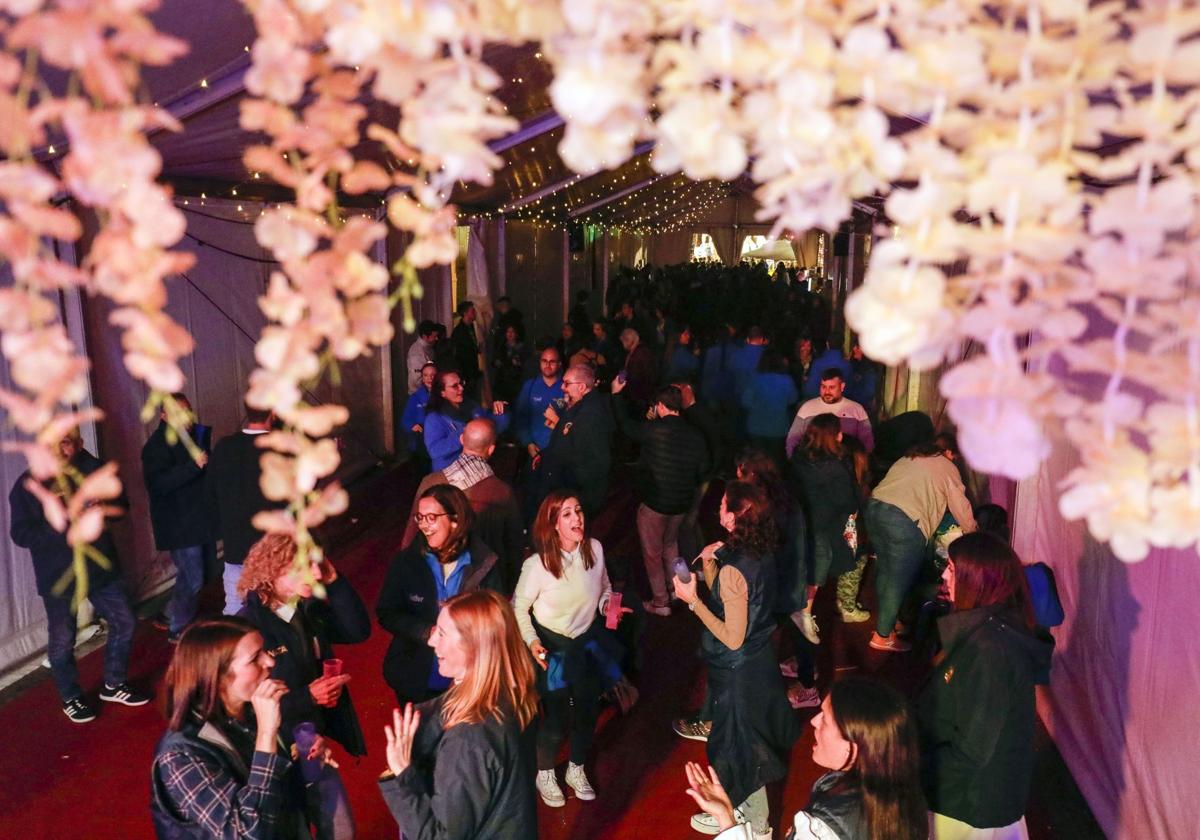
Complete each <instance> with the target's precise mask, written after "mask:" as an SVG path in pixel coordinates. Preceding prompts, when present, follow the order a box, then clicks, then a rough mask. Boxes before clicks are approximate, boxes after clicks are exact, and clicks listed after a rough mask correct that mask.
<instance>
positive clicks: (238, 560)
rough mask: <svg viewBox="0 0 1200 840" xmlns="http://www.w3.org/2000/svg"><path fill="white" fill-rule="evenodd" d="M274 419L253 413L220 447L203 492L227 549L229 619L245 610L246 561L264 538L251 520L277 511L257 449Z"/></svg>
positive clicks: (266, 413) (206, 478)
mask: <svg viewBox="0 0 1200 840" xmlns="http://www.w3.org/2000/svg"><path fill="white" fill-rule="evenodd" d="M274 419H275V415H274V414H272V413H271V412H269V411H261V410H259V409H249V411H248V412H247V415H246V422H245V424H244V425H243V426H242V430H241V431H240V432H236V433H234V434H232V435H229V436H228V437H224V438H221V440H219V441H217V445H216V446H214V447H213V451H212V457H211V458H209V461H208V470H207V474H206V475H205V477H204V492H205V495H206V496H207V497H208V504H209V505H210V509H211V510H215V511H216V514H217V524H218V534H219V536H220V537H221V539H222V541H223V542H224V546H225V573H224V585H225V615H236V614H237V612H238V610H240V609H241V608H242V597H241V596H240V595H239V594H238V591H237V583H238V578H240V577H241V576H242V561H243V560H245V559H246V554H247V553H248V552H249V551H250V546H252V545H254V543H256V542H258V539H259V538H260V537H261V536H262V531H260V530H258V529H257V528H255V527H254V525H253V524H252V522H251V520H253V519H254V514H256V513H258V512H259V511H262V510H267V509H268V508H271V507H275V505H273V504H271V503H269V502H268V501H267V499H266V497H265V496H263V492H262V488H261V487H260V486H259V477H260V476H261V475H262V468H261V466H260V465H259V458H260V457H261V456H262V450H261V449H259V448H258V446H257V445H256V444H257V441H258V436H259V435H265V434H266V433H267V432H269V431H271V425H272V423H273V422H274Z"/></svg>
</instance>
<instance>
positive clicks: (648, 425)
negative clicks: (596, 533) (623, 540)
mask: <svg viewBox="0 0 1200 840" xmlns="http://www.w3.org/2000/svg"><path fill="white" fill-rule="evenodd" d="M624 389H625V383H623V382H621V381H620V379H614V380H613V383H612V392H613V410H614V411H615V413H616V416H617V423H618V425H619V426H620V427H621V431H623V432H624V433H625V434H627V435H628V436H629V437H631V438H633V439H634V440H635V441H637V442H638V443H640V444H641V445H642V446H641V449H642V452H641V458H640V459H639V461H638V471H637V479H636V483H635V492H636V495H637V498H638V501H639V502H641V504H640V505H639V506H638V511H637V529H638V540H639V541H640V542H641V545H642V559H643V560H644V561H645V563H646V577H647V578H648V579H649V581H650V590H651V593H652V596H653V600H651V601H647V602H646V603H645V604H644V606H645V608H646V611H647V612H650V613H654V614H655V615H664V616H665V615H670V614H671V602H670V597H669V595H668V594H667V581H668V580H669V578H670V576H671V564H672V563H673V562H674V560H675V558H676V557H678V556H679V527H680V525H681V524H682V523H683V520H684V517H686V516H687V512H688V510H690V509H691V507H692V503H693V502H694V501H695V498H696V493H697V491H698V490H699V488H700V485H701V484H703V483H704V480H705V477H706V476H707V474H708V470H709V454H708V445H707V443H706V442H705V439H704V435H703V433H701V431H700V430H699V429H697V428H696V427H695V426H693V425H692V424H691V423H689V422H688V421H686V420H684V419H683V418H682V417H681V416H680V413H681V412H682V411H683V394H682V393H680V391H679V389H678V388H677V387H675V386H674V385H668V386H666V387H664V388H660V389H659V390H658V392H657V393H656V394H655V395H654V396H653V398H652V400H653V409H652V411H653V414H654V419H653V420H648V421H647V420H639V419H637V418H635V417H633V416H632V413H631V411H630V408H629V405H628V403H627V401H626V400H625V399H624V398H622V397H620V396H619V395H620V393H621V391H623V390H624Z"/></svg>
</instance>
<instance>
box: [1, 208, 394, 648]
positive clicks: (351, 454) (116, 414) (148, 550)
mask: <svg viewBox="0 0 1200 840" xmlns="http://www.w3.org/2000/svg"><path fill="white" fill-rule="evenodd" d="M192 204H198V203H196V202H192ZM234 206H235V205H234V204H233V203H232V202H230V203H228V204H224V203H222V202H216V201H211V200H210V201H207V202H206V203H205V206H204V207H199V206H195V207H193V206H191V204H189V206H188V207H187V208H185V209H187V210H188V213H187V219H188V237H187V238H185V239H184V241H183V242H182V243H181V246H180V247H181V249H183V250H189V251H192V252H193V253H195V254H196V257H197V262H196V265H195V266H193V268H192V269H190V270H189V271H188V272H187V274H186V276H180V277H176V278H173V279H171V280H170V282H169V286H168V294H169V303H168V312H169V313H170V314H171V316H172V317H173V318H175V319H176V320H177V321H179V322H180V323H181V324H183V325H184V326H185V327H186V328H187V329H188V330H189V331H190V332H191V333H192V335H193V337H194V338H195V340H196V348H195V351H194V352H193V354H192V355H191V356H190V357H188V358H186V359H184V360H183V370H184V374H185V375H186V376H187V379H188V381H187V384H186V386H185V392H186V393H187V394H188V396H189V397H190V398H191V400H192V404H193V407H194V408H195V409H196V411H197V414H198V415H199V418H200V421H201V422H202V423H205V424H207V425H210V426H212V427H213V436H214V440H215V439H219V438H220V437H223V436H224V435H228V434H232V433H233V432H235V431H237V429H239V428H240V427H241V423H242V419H243V417H244V413H245V407H244V405H243V403H242V395H243V394H244V393H245V391H246V385H247V382H248V379H249V376H250V372H251V371H252V370H253V369H254V341H255V339H256V337H257V336H258V334H259V333H260V331H261V329H262V326H263V323H264V318H263V315H262V313H261V312H260V311H259V309H258V303H257V298H258V297H259V295H261V294H262V293H263V292H264V291H265V290H266V284H267V280H268V278H269V277H270V272H271V270H272V268H273V267H274V263H272V262H271V260H270V259H269V255H268V254H266V253H265V252H264V251H263V250H262V249H261V248H260V247H259V246H258V244H257V242H256V241H255V239H254V230H253V224H252V222H251V221H250V220H249V219H245V218H242V216H241V214H237V213H236V212H233V207H234ZM244 206H246V207H251V206H252V205H244ZM256 211H257V206H253V210H252V212H251V217H250V218H251V219H252V218H253V212H256ZM84 223H85V235H84V236H85V238H84V241H83V242H82V243H81V249H86V247H87V243H88V240H89V238H90V237H91V236H92V235H94V233H95V225H94V218H89V217H88V216H87V214H84ZM378 258H379V259H381V260H382V259H383V258H384V251H383V249H380V251H379V254H378ZM111 309H112V307H111V304H110V303H109V302H108V301H107V300H106V299H102V298H85V299H84V300H83V306H82V314H83V333H84V334H85V336H86V348H87V352H88V356H89V358H90V360H91V363H92V373H91V383H92V388H93V389H94V394H95V403H96V405H97V406H99V407H100V408H102V409H103V410H104V412H105V415H106V417H105V420H104V422H102V423H101V424H100V426H99V429H98V432H99V445H98V446H97V445H96V444H95V437H94V435H93V434H92V433H91V431H90V430H85V444H86V445H88V448H89V449H91V450H92V451H94V452H95V453H96V454H97V455H98V456H99V457H101V458H102V459H106V460H107V459H112V460H115V461H117V463H118V471H119V474H120V476H121V480H122V482H123V484H124V486H125V492H126V494H127V495H128V497H129V500H130V505H131V507H130V514H129V515H128V516H127V517H125V518H124V519H122V520H119V521H117V522H114V523H113V524H112V526H111V527H112V531H113V535H114V537H115V539H116V542H117V551H118V555H119V562H120V566H121V571H122V574H123V576H124V579H125V582H126V584H127V586H128V587H129V591H130V594H131V595H132V596H133V598H134V599H135V600H140V599H142V598H145V597H147V596H149V595H151V594H153V593H154V592H156V591H159V590H161V589H162V588H163V587H165V586H167V585H169V583H170V582H171V580H172V579H173V576H174V567H173V566H172V565H171V563H170V560H169V558H168V556H167V555H166V554H165V553H163V552H158V551H156V550H155V548H154V539H153V534H152V532H151V528H150V518H149V504H148V499H147V497H146V489H145V485H144V483H143V480H142V472H141V450H142V446H143V445H144V444H145V441H146V439H147V438H148V437H149V435H150V434H151V432H152V431H153V430H154V427H155V426H156V425H157V423H158V421H157V419H155V420H154V421H152V422H151V423H149V424H143V423H142V421H141V418H140V413H141V409H142V405H143V404H144V402H145V399H146V391H145V388H144V387H143V386H142V385H141V384H140V383H137V382H135V381H134V380H133V379H132V378H131V377H130V376H129V374H128V372H127V371H126V370H125V367H124V364H123V362H122V350H121V344H120V333H119V331H118V330H116V329H115V328H113V327H112V326H111V325H110V324H109V323H108V314H109V312H110V311H111ZM339 375H340V379H341V382H340V384H337V385H335V384H332V383H330V382H324V383H322V385H321V386H319V387H318V388H317V389H316V390H315V392H314V393H312V394H310V395H309V398H310V399H312V400H314V401H338V402H342V403H347V402H349V403H351V404H352V405H353V406H354V412H353V413H352V416H351V420H350V423H349V424H348V425H347V426H346V427H345V428H344V429H342V430H341V431H340V437H341V440H342V442H343V444H344V446H343V448H342V457H343V462H342V466H341V468H340V469H339V472H338V477H339V478H341V479H342V480H343V481H345V480H348V479H350V478H352V477H353V476H354V475H356V474H359V473H361V472H362V471H363V470H365V469H367V468H369V467H370V466H371V465H373V464H375V463H376V462H377V461H378V460H379V459H380V458H381V457H383V456H384V455H385V454H386V453H387V451H388V450H389V448H390V446H391V422H392V421H391V412H392V405H391V397H390V391H389V387H390V360H389V358H388V354H387V353H386V351H384V352H380V351H376V352H375V353H374V354H373V355H372V356H370V357H367V358H365V359H360V360H357V361H354V362H351V363H348V364H341V365H340V366H339ZM2 377H7V370H4V371H2ZM2 377H0V384H5V385H6V383H5V382H4V379H3V378H2ZM11 434H12V432H11V430H10V429H8V428H7V427H0V437H3V438H4V439H8V438H9V437H10V436H11ZM89 438H91V440H89ZM24 468H25V467H24V464H23V462H22V460H21V459H20V458H19V457H16V456H13V455H10V454H7V453H5V454H3V459H2V460H0V482H3V483H4V492H5V493H6V494H7V492H8V490H9V489H10V488H11V487H12V484H13V483H14V482H15V481H16V480H17V476H19V475H20V473H21V472H22V471H23V470H24ZM3 508H4V511H3V514H2V515H0V524H3V526H4V533H3V537H2V538H0V545H3V546H4V550H3V562H0V580H2V581H3V582H4V589H3V592H4V594H5V596H6V597H5V598H3V599H0V670H2V669H4V668H6V667H7V666H9V665H11V664H12V663H14V662H16V661H18V660H20V659H23V658H25V657H27V656H29V655H30V654H32V653H34V652H36V651H37V650H38V649H39V648H41V647H44V646H45V615H44V613H43V611H42V607H41V603H40V602H39V600H38V598H37V595H36V590H35V588H34V585H33V571H32V566H31V565H30V563H29V559H28V553H27V552H25V550H24V549H17V548H16V547H15V546H13V545H12V544H11V542H10V541H9V536H8V535H9V527H8V505H7V504H4V505H3Z"/></svg>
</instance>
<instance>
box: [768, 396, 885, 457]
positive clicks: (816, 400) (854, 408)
mask: <svg viewBox="0 0 1200 840" xmlns="http://www.w3.org/2000/svg"><path fill="white" fill-rule="evenodd" d="M818 414H833V415H836V416H837V418H838V419H839V420H840V421H841V424H842V434H844V435H854V436H855V437H856V438H858V440H859V442H860V443H861V444H862V445H863V447H864V448H865V449H866V450H867V451H868V452H870V451H871V450H872V449H874V448H875V436H874V435H873V434H872V433H871V420H870V419H869V418H868V417H867V412H866V409H864V408H863V407H862V406H861V405H859V404H858V403H856V402H855V401H854V400H850V399H846V398H845V397H842V398H841V399H840V400H838V401H837V402H835V403H827V402H825V401H824V400H822V399H821V398H820V397H813V398H812V399H811V400H806V401H805V402H804V403H803V404H802V405H801V406H800V410H799V411H797V412H796V419H795V420H793V421H792V427H791V428H790V429H788V432H787V444H786V447H787V454H788V456H789V457H790V456H791V454H792V452H793V451H794V450H795V449H796V447H797V446H798V445H799V444H800V440H801V438H803V437H804V432H805V430H807V429H808V424H809V423H810V422H811V421H812V419H813V418H814V417H816V416H817V415H818Z"/></svg>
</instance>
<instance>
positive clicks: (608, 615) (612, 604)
mask: <svg viewBox="0 0 1200 840" xmlns="http://www.w3.org/2000/svg"><path fill="white" fill-rule="evenodd" d="M620 620H621V593H620V592H613V593H611V594H610V595H609V596H608V610H607V611H606V612H605V614H604V626H605V627H607V628H608V629H609V630H616V629H617V622H618V621H620Z"/></svg>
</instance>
